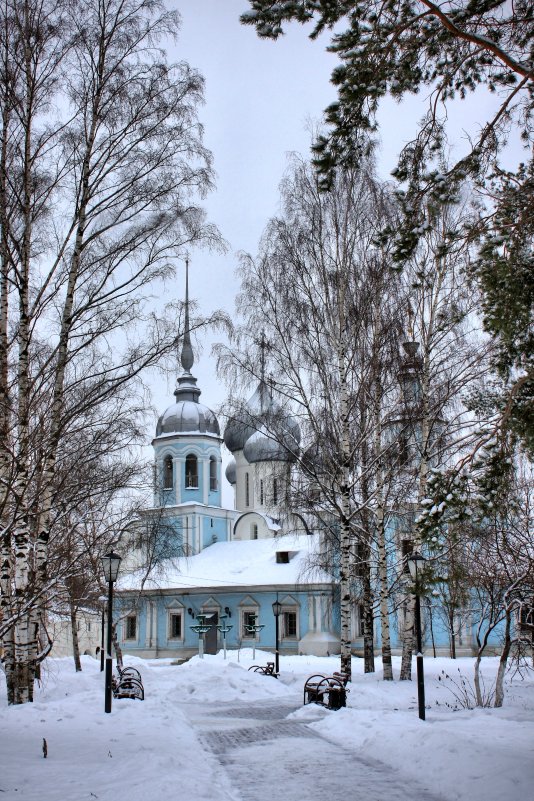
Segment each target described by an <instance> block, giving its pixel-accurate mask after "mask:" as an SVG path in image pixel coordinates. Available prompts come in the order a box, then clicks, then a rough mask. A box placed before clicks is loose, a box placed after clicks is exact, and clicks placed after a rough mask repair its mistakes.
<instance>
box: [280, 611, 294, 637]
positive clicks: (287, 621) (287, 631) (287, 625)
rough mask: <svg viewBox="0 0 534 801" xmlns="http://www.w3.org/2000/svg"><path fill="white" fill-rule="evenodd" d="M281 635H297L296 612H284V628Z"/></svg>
mask: <svg viewBox="0 0 534 801" xmlns="http://www.w3.org/2000/svg"><path fill="white" fill-rule="evenodd" d="M282 636H283V637H296V636H297V613H296V612H284V628H283V635H282Z"/></svg>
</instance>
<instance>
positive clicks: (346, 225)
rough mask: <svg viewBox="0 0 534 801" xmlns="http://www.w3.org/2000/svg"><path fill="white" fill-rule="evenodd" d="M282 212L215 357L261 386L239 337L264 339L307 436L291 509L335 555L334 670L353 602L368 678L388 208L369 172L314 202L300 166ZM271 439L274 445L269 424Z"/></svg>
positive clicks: (389, 308)
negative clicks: (337, 639)
mask: <svg viewBox="0 0 534 801" xmlns="http://www.w3.org/2000/svg"><path fill="white" fill-rule="evenodd" d="M282 202H283V212H282V214H281V215H280V217H277V218H275V219H273V220H271V222H270V223H269V225H268V226H267V229H266V232H265V234H264V236H263V239H262V241H261V244H260V252H259V255H258V257H257V259H253V258H252V257H250V256H247V255H244V256H243V257H242V260H241V268H240V274H241V278H242V290H241V294H240V296H239V301H238V305H239V309H240V311H241V313H242V315H243V317H244V319H245V323H244V325H243V326H242V328H240V329H239V330H236V335H235V340H234V343H233V344H234V345H235V347H234V348H233V349H232V350H231V351H229V352H228V351H227V352H226V353H223V356H224V360H225V362H226V366H227V367H228V363H230V364H231V366H232V367H233V368H234V373H238V374H239V373H240V374H241V378H243V375H244V376H246V377H247V378H248V380H250V377H251V376H254V375H256V376H258V377H259V375H258V368H257V365H259V363H260V359H259V358H258V352H257V346H258V345H259V344H260V343H259V338H258V339H257V340H256V343H254V341H253V342H252V343H251V342H250V338H249V336H248V335H249V332H250V331H258V332H259V331H262V330H264V331H265V335H266V338H267V342H268V349H267V358H266V362H267V363H266V369H267V370H268V371H271V372H272V380H273V381H274V387H275V390H276V392H277V394H278V395H279V396H281V397H282V398H285V399H286V401H287V402H288V403H290V404H292V408H293V411H294V413H295V414H296V416H297V419H299V422H300V424H301V428H302V430H303V434H304V447H303V452H302V453H299V454H297V453H295V454H294V456H295V458H296V460H297V466H298V470H297V472H298V473H299V477H298V480H297V482H296V484H295V486H294V487H293V492H292V497H291V500H290V503H291V505H292V508H294V509H295V510H299V511H302V510H304V511H305V513H306V514H307V515H309V516H311V517H312V518H314V525H315V527H316V528H319V529H321V530H322V532H323V539H324V540H325V551H326V552H327V553H330V554H332V553H333V552H334V553H336V554H337V556H336V557H335V568H334V569H335V571H338V573H339V587H340V609H341V667H342V669H343V670H344V671H345V672H347V673H348V674H349V675H350V670H351V647H352V639H353V625H352V617H353V609H354V603H355V601H356V600H358V601H359V603H362V604H363V606H364V609H365V612H364V643H365V658H366V670H373V669H374V663H373V633H372V625H373V609H374V589H373V578H372V569H373V567H374V565H373V564H372V552H373V542H374V513H375V506H376V498H377V494H376V493H377V489H376V480H375V478H374V474H375V471H376V459H377V454H376V453H375V451H374V426H375V425H376V421H375V420H374V419H373V415H372V414H369V413H368V411H367V405H368V403H369V401H370V399H371V398H372V397H373V393H375V394H376V392H381V393H383V394H385V393H386V391H387V388H388V383H391V381H392V380H394V379H393V378H392V375H393V374H394V371H393V374H392V365H393V364H394V362H395V347H396V346H395V344H394V342H395V335H396V333H397V332H398V318H397V317H396V315H395V312H396V310H397V311H398V310H399V305H398V298H397V297H396V295H395V290H396V289H397V288H398V287H397V286H396V280H395V278H394V277H393V279H392V280H391V278H390V276H389V275H388V280H387V281H385V280H384V276H385V274H386V273H387V272H388V266H387V264H388V262H387V251H386V250H384V249H380V248H379V247H378V246H377V245H376V243H375V234H376V233H377V230H378V227H379V224H380V221H383V219H384V218H385V217H386V218H387V217H388V216H390V215H392V214H393V207H394V204H393V202H392V200H391V197H390V196H389V193H388V190H387V188H386V187H384V186H381V185H380V184H379V183H378V182H377V181H376V179H375V177H374V173H373V167H372V164H371V162H367V161H364V162H362V163H361V164H360V166H359V168H358V169H357V170H352V171H350V170H349V171H347V172H340V173H339V175H338V176H337V178H336V184H335V187H333V189H332V191H331V192H329V193H324V194H322V193H321V192H320V190H319V187H318V184H317V180H316V178H315V176H314V174H313V171H312V170H311V168H310V166H309V165H307V164H306V163H305V162H303V161H302V160H300V159H298V158H295V159H294V161H293V164H292V167H291V169H290V171H289V173H288V176H287V178H286V179H285V180H284V182H283V183H282ZM255 344H256V346H255ZM373 349H374V350H373ZM371 352H373V354H374V355H373V359H372V360H371V359H370V358H368V357H369V355H370V354H371ZM373 371H374V372H373ZM378 372H379V373H380V382H381V384H380V383H379V382H378V374H377V375H374V373H378ZM373 382H375V383H373ZM270 433H271V436H273V437H275V438H276V437H277V436H280V432H277V431H276V426H275V425H274V424H273V425H272V431H271V432H270ZM330 567H332V563H330Z"/></svg>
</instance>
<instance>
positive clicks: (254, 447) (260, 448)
mask: <svg viewBox="0 0 534 801" xmlns="http://www.w3.org/2000/svg"><path fill="white" fill-rule="evenodd" d="M297 450H298V442H297V440H296V439H295V437H293V435H292V434H291V433H290V432H289V431H287V430H286V431H285V432H284V434H283V437H282V440H281V441H279V440H278V439H275V437H274V436H273V435H271V434H269V432H268V431H266V429H265V428H260V430H259V431H255V432H254V434H252V436H250V437H249V438H248V440H247V441H246V442H245V447H244V448H243V455H244V457H245V459H246V460H247V462H249V463H250V464H255V463H256V462H294V461H295V459H296V457H297Z"/></svg>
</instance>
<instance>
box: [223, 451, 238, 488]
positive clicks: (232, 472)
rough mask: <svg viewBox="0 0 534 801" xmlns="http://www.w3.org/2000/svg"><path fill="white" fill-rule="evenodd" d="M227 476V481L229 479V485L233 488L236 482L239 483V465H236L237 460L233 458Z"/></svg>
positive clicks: (229, 463)
mask: <svg viewBox="0 0 534 801" xmlns="http://www.w3.org/2000/svg"><path fill="white" fill-rule="evenodd" d="M225 476H226V479H227V481H228V483H229V484H232V486H233V485H234V484H235V483H236V481H237V465H236V462H235V459H234V458H233V457H232V458H231V459H230V461H229V462H228V466H227V468H226V470H225Z"/></svg>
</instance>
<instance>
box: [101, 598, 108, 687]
mask: <svg viewBox="0 0 534 801" xmlns="http://www.w3.org/2000/svg"><path fill="white" fill-rule="evenodd" d="M99 601H100V603H101V605H102V617H101V632H100V672H101V673H103V672H104V655H105V651H104V648H105V642H104V641H105V637H106V635H105V631H106V601H107V598H106V596H105V595H101V596H100V598H99Z"/></svg>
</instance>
